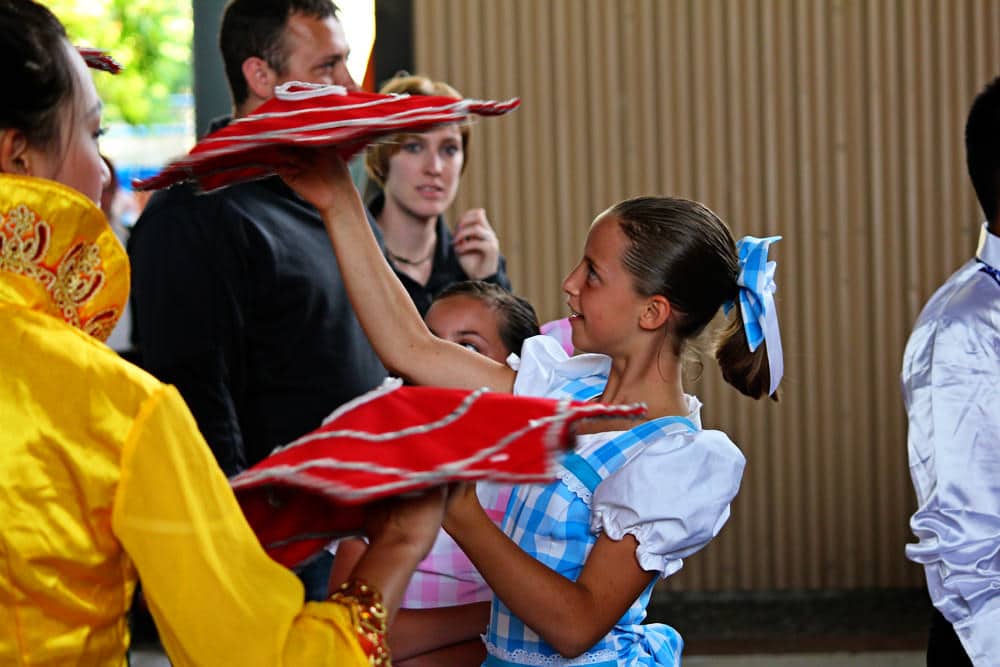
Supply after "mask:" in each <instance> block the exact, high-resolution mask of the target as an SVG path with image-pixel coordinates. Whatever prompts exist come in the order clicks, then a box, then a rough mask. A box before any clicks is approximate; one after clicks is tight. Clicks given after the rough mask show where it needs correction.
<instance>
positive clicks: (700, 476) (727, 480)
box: [591, 431, 746, 578]
mask: <svg viewBox="0 0 1000 667" xmlns="http://www.w3.org/2000/svg"><path fill="white" fill-rule="evenodd" d="M745 464H746V459H744V457H743V454H742V453H741V452H740V450H739V449H738V448H737V447H736V445H734V444H733V443H732V441H730V440H729V438H728V437H726V435H725V434H724V433H722V432H721V431H698V432H696V433H690V432H688V433H676V434H673V435H671V436H670V437H668V438H665V439H663V440H659V441H657V442H654V443H652V444H650V445H649V446H648V447H646V448H645V449H643V450H642V451H641V452H640V453H639V454H637V455H636V456H634V457H633V458H632V459H631V460H629V461H628V462H626V463H625V464H624V465H623V466H622V467H621V468H619V469H618V470H616V471H615V472H614V473H613V474H611V475H610V476H608V478H607V479H605V480H604V481H603V482H601V484H599V485H598V487H597V489H596V490H595V491H594V499H593V505H592V508H591V529H592V530H593V531H595V532H599V531H604V532H605V533H606V534H607V535H608V537H610V538H611V539H613V540H620V539H621V538H622V537H624V536H625V535H626V534H630V535H634V536H635V538H636V539H637V540H638V541H639V547H638V548H637V550H636V557H637V558H638V560H639V565H640V567H642V569H644V570H647V571H650V572H653V571H655V572H660V573H661V576H663V577H664V578H666V577H668V576H670V575H671V574H673V573H674V572H677V571H678V570H679V569H681V566H682V565H683V560H682V559H683V558H685V557H687V556H690V555H691V554H693V553H695V552H696V551H698V550H699V549H701V548H702V547H703V546H705V544H707V543H708V541H709V540H711V539H712V538H713V537H715V536H716V535H718V533H719V531H720V530H721V529H722V526H723V525H724V524H725V523H726V520H727V519H729V503H730V502H732V500H733V498H734V497H735V496H736V493H737V491H739V489H740V480H741V479H742V477H743V467H744V465H745Z"/></svg>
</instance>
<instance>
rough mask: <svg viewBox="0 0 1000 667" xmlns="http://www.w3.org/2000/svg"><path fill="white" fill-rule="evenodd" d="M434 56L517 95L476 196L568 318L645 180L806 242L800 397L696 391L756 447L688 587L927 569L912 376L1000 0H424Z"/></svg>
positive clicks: (476, 154) (789, 293)
mask: <svg viewBox="0 0 1000 667" xmlns="http://www.w3.org/2000/svg"><path fill="white" fill-rule="evenodd" d="M414 15H415V26H414V28H415V44H416V63H417V69H418V70H419V71H420V72H423V73H427V74H430V75H431V76H433V77H435V78H441V79H445V80H448V81H450V82H451V83H453V84H454V85H455V86H456V87H458V88H459V89H460V90H461V91H462V92H463V93H464V94H465V95H467V96H474V97H490V98H506V97H510V96H519V97H521V98H522V100H523V106H522V108H521V109H520V110H519V111H517V112H516V113H514V114H513V115H511V116H508V117H504V118H500V119H489V120H485V121H482V122H481V123H480V124H479V125H478V126H477V127H476V128H475V130H474V133H475V136H474V138H473V142H474V143H473V146H472V152H471V155H470V164H469V167H468V171H467V172H466V176H465V180H464V183H463V186H462V192H461V195H460V202H459V205H460V206H472V205H477V206H485V207H486V208H487V210H488V213H489V216H490V219H491V221H492V222H493V224H494V226H495V227H496V228H497V231H498V234H499V236H500V239H501V242H502V245H503V249H504V252H505V253H506V255H507V258H508V262H509V268H510V273H511V276H512V279H513V282H514V285H515V288H516V289H518V290H519V291H520V292H522V293H523V294H525V295H526V296H528V297H529V298H530V299H531V300H532V301H533V302H534V303H535V304H536V306H537V308H538V309H539V312H540V314H541V315H542V317H543V319H548V318H554V317H560V316H562V315H564V314H565V309H564V306H563V302H564V298H563V295H562V292H561V290H560V282H561V280H562V278H563V276H564V275H565V274H566V273H567V271H568V270H569V269H570V268H571V267H572V266H573V264H574V263H575V261H576V259H577V257H578V254H579V253H580V251H581V249H582V247H583V240H584V237H585V234H586V231H587V226H588V224H589V222H590V221H591V219H592V218H593V217H594V215H595V214H597V213H598V212H599V211H601V210H602V209H604V208H606V207H607V206H609V205H610V204H612V203H614V202H616V201H618V200H620V199H622V198H624V197H628V196H632V195H636V194H641V193H657V194H668V193H669V194H676V195H682V196H687V197H692V198H695V199H699V200H701V201H704V202H705V203H707V204H708V205H709V206H711V207H712V208H713V209H715V210H716V211H717V212H718V213H720V214H721V215H722V216H723V218H724V219H726V220H727V221H728V222H729V223H730V225H731V226H732V228H733V230H734V232H735V233H736V234H737V235H742V234H746V233H752V234H755V235H765V234H782V235H784V237H785V240H784V241H783V242H782V243H780V244H778V245H777V246H775V250H774V256H775V257H776V258H777V259H778V261H779V269H778V285H779V293H778V298H779V309H780V316H781V320H782V326H783V334H784V343H785V361H786V375H785V381H784V385H783V386H784V396H783V398H782V401H781V403H779V404H776V405H775V404H763V403H754V402H752V401H750V400H748V399H743V398H740V397H738V396H737V394H736V392H735V391H733V390H731V389H729V388H728V387H727V386H726V385H724V384H723V383H722V382H721V381H720V379H719V374H718V371H717V369H716V367H715V366H714V365H713V364H708V365H706V367H705V372H704V379H703V381H702V382H700V383H695V384H693V385H692V388H693V390H694V391H696V392H697V393H698V394H700V395H701V397H702V399H703V400H704V401H705V403H706V406H707V407H706V410H705V414H704V418H705V421H706V423H708V424H711V425H717V426H718V427H719V428H722V429H724V430H725V431H727V432H729V433H730V434H731V435H732V436H733V438H734V439H735V440H736V441H737V442H738V443H739V444H740V445H741V446H742V447H743V449H744V451H745V453H746V455H747V458H748V461H749V464H748V467H747V471H746V477H745V481H744V485H743V488H742V490H741V492H740V495H739V497H738V499H737V501H736V503H735V505H734V506H733V516H732V519H731V521H730V523H729V524H728V526H727V527H726V528H725V529H724V531H723V533H722V535H720V536H719V538H717V539H716V540H715V541H714V542H713V543H712V544H711V545H710V546H709V547H708V548H707V549H706V550H705V551H704V552H702V553H701V554H699V555H698V556H696V557H694V558H691V559H690V560H689V561H688V564H687V566H686V567H685V569H684V570H683V571H682V573H681V574H679V575H678V576H677V577H676V578H675V579H673V580H672V581H671V583H670V584H669V585H670V587H671V588H672V589H677V590H682V589H687V590H734V589H743V590H790V589H847V588H861V587H871V586H914V585H919V584H920V583H921V581H922V575H921V573H920V572H919V571H918V570H917V569H916V568H915V567H914V566H912V565H910V564H908V562H907V561H906V560H905V558H904V557H903V545H904V544H905V543H906V542H907V541H910V540H911V538H910V535H909V531H908V529H907V518H908V516H909V514H910V512H911V511H912V506H913V504H914V501H913V494H912V490H911V488H910V483H909V477H908V473H907V469H906V437H905V421H904V415H903V411H902V405H901V399H900V395H899V390H898V372H899V366H900V358H901V354H902V348H903V344H904V342H905V339H906V335H907V332H908V330H909V328H910V326H911V324H912V323H913V321H914V319H915V318H916V315H917V313H918V312H919V308H920V306H921V305H922V303H923V302H924V301H925V300H926V299H927V297H928V296H929V295H930V294H931V292H932V291H933V288H934V286H935V285H937V284H938V283H940V282H941V281H942V280H943V279H944V278H945V277H946V276H947V275H948V274H949V273H950V272H951V271H952V270H953V269H954V268H955V267H957V266H958V265H959V264H960V263H961V262H962V261H964V260H965V259H966V258H968V257H969V256H970V254H971V253H972V251H973V248H974V243H975V234H976V222H977V220H978V219H979V217H980V213H979V211H978V208H977V207H976V205H975V200H974V198H973V195H972V191H971V187H970V186H969V185H968V181H967V178H966V175H965V171H964V161H963V149H962V130H963V125H964V118H965V113H966V111H967V109H968V106H969V103H970V101H971V99H972V97H973V96H974V94H975V92H976V91H977V90H979V89H980V88H981V86H982V85H983V84H984V83H985V82H986V81H988V80H989V79H990V78H992V77H993V76H995V75H996V74H998V73H1000V2H996V1H995V0H994V1H991V0H933V1H929V0H922V1H921V0H898V1H895V2H888V1H876V0H872V1H869V2H850V1H847V0H840V1H836V0H815V1H792V0H771V1H764V0H745V1H744V0H604V1H599V0H415V1H414Z"/></svg>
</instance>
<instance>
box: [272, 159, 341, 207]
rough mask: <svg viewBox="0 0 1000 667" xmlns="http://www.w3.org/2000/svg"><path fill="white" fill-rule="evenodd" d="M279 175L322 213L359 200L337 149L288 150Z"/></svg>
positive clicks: (279, 169)
mask: <svg viewBox="0 0 1000 667" xmlns="http://www.w3.org/2000/svg"><path fill="white" fill-rule="evenodd" d="M283 157H284V158H285V162H284V164H282V165H281V166H280V167H278V170H277V171H278V175H279V176H281V178H282V179H283V180H284V181H285V183H287V184H288V187H290V188H291V189H292V190H295V192H296V193H298V195H299V196H300V197H302V198H303V199H305V200H306V201H307V202H309V203H310V204H312V205H313V206H315V207H316V209H317V210H319V211H335V210H337V209H342V208H344V207H345V206H347V205H348V204H349V203H350V204H351V205H353V203H354V200H355V199H358V193H357V190H356V189H355V188H354V182H353V181H351V172H350V170H348V168H347V164H346V163H345V162H344V161H343V160H342V159H341V157H340V155H339V154H338V153H337V147H336V146H333V147H329V148H288V149H286V150H285V151H283Z"/></svg>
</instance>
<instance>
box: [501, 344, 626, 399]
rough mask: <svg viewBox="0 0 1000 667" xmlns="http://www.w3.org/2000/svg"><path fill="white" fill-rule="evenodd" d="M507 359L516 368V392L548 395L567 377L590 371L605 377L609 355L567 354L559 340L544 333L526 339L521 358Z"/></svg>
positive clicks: (609, 362) (587, 374)
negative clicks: (572, 355) (573, 355)
mask: <svg viewBox="0 0 1000 667" xmlns="http://www.w3.org/2000/svg"><path fill="white" fill-rule="evenodd" d="M512 362H514V363H512ZM507 363H508V365H510V367H511V368H513V369H514V370H516V371H517V376H516V377H515V379H514V395H516V396H548V395H550V394H551V393H552V392H553V391H555V390H557V389H558V388H560V387H562V386H563V385H564V384H566V381H567V380H573V379H576V378H581V377H587V376H591V375H603V376H605V377H607V374H608V371H609V370H611V358H610V357H607V356H605V355H603V354H578V355H576V356H575V357H570V356H569V355H567V354H566V350H564V349H563V348H562V345H560V344H559V341H557V340H556V339H555V338H553V337H552V336H546V335H545V334H542V335H540V336H532V337H531V338H528V339H527V340H525V341H524V345H523V346H522V347H521V358H520V359H519V360H512V359H510V358H508V360H507Z"/></svg>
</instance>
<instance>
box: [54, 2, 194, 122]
mask: <svg viewBox="0 0 1000 667" xmlns="http://www.w3.org/2000/svg"><path fill="white" fill-rule="evenodd" d="M42 1H43V2H44V3H45V4H46V5H47V6H48V7H49V9H51V10H52V11H53V13H55V15H56V16H58V17H59V19H60V20H61V21H62V22H63V24H64V25H65V26H66V32H67V33H69V38H70V41H72V42H73V43H74V44H86V45H89V46H94V47H97V48H99V49H104V50H105V51H107V52H109V53H110V54H111V55H112V56H114V58H115V60H117V61H118V62H120V63H121V64H122V65H123V66H124V68H125V69H124V71H122V73H121V74H119V75H117V76H111V75H108V74H104V73H95V76H94V82H95V83H96V84H97V90H98V92H99V93H100V95H101V99H103V100H104V118H105V119H106V121H108V122H116V121H123V122H126V123H130V124H132V125H152V124H155V123H170V122H176V121H177V117H176V111H175V110H174V109H173V108H172V107H171V104H170V98H171V96H172V95H175V94H177V93H190V92H191V41H192V36H193V30H194V28H193V22H192V18H191V14H192V12H191V3H190V2H185V1H184V0H42Z"/></svg>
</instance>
